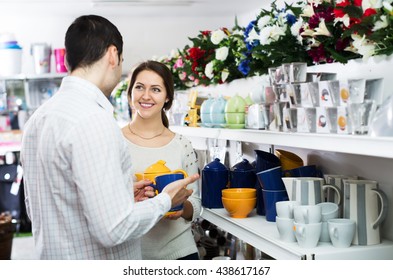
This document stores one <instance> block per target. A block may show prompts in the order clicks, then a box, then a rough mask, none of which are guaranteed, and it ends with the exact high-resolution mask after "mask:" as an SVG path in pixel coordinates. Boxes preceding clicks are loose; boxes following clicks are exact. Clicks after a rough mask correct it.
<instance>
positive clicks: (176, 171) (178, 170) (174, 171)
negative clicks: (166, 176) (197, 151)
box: [171, 169, 188, 178]
mask: <svg viewBox="0 0 393 280" xmlns="http://www.w3.org/2000/svg"><path fill="white" fill-rule="evenodd" d="M174 173H181V174H183V175H184V178H186V177H188V174H187V172H186V171H184V170H182V169H176V170H173V171H172V172H171V174H174Z"/></svg>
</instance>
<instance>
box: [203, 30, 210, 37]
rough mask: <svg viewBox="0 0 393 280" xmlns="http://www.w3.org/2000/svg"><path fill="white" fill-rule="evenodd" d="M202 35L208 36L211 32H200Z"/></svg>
mask: <svg viewBox="0 0 393 280" xmlns="http://www.w3.org/2000/svg"><path fill="white" fill-rule="evenodd" d="M201 33H202V35H203V36H205V37H208V36H210V33H211V31H210V30H205V31H201Z"/></svg>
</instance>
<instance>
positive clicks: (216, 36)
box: [210, 29, 228, 45]
mask: <svg viewBox="0 0 393 280" xmlns="http://www.w3.org/2000/svg"><path fill="white" fill-rule="evenodd" d="M227 37H228V36H227V34H225V32H224V31H222V30H221V29H217V30H216V31H213V32H212V35H211V38H210V40H211V41H212V43H213V44H215V45H218V44H219V43H220V42H221V41H222V40H223V39H225V38H227Z"/></svg>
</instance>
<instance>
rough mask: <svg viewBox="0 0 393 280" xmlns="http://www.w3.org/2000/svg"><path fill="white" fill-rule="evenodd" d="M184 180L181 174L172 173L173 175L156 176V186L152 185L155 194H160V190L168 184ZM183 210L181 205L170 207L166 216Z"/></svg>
mask: <svg viewBox="0 0 393 280" xmlns="http://www.w3.org/2000/svg"><path fill="white" fill-rule="evenodd" d="M180 179H184V175H183V174H181V173H174V174H165V175H160V176H157V177H156V179H155V181H156V184H155V185H154V190H155V192H156V194H159V193H160V192H162V190H163V189H164V188H165V187H166V186H167V185H168V184H170V183H172V182H175V181H177V180H180ZM182 209H183V204H180V205H177V206H175V207H172V208H171V209H170V210H169V211H168V213H167V214H170V213H173V212H176V211H179V210H182Z"/></svg>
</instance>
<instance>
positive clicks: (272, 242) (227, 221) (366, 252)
mask: <svg viewBox="0 0 393 280" xmlns="http://www.w3.org/2000/svg"><path fill="white" fill-rule="evenodd" d="M202 217H203V218H204V219H206V220H208V221H210V222H211V223H213V224H215V225H218V226H219V227H220V228H222V229H223V230H225V231H227V232H230V233H231V234H233V235H235V236H237V237H239V238H241V239H242V240H243V241H245V242H247V243H249V244H250V245H252V246H254V247H255V248H257V249H259V250H261V251H263V252H266V253H267V254H269V255H270V256H272V257H273V258H275V259H281V260H292V259H293V260H300V259H307V260H313V259H315V260H362V259H363V260H371V259H374V260H378V259H386V260H392V259H393V241H389V240H383V241H382V242H381V243H380V244H377V245H369V246H359V245H352V246H351V247H349V248H335V247H333V245H332V244H331V243H329V242H319V243H318V245H317V247H315V248H301V247H299V245H298V244H297V243H296V242H293V243H287V242H282V241H281V240H280V239H279V234H278V231H277V228H276V223H274V222H268V221H266V219H265V217H264V216H259V215H257V214H256V213H255V210H254V211H253V212H252V213H251V214H250V215H249V216H248V217H247V218H243V219H235V218H231V217H230V216H229V214H228V213H227V211H226V210H225V209H224V208H222V209H208V208H203V211H202Z"/></svg>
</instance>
